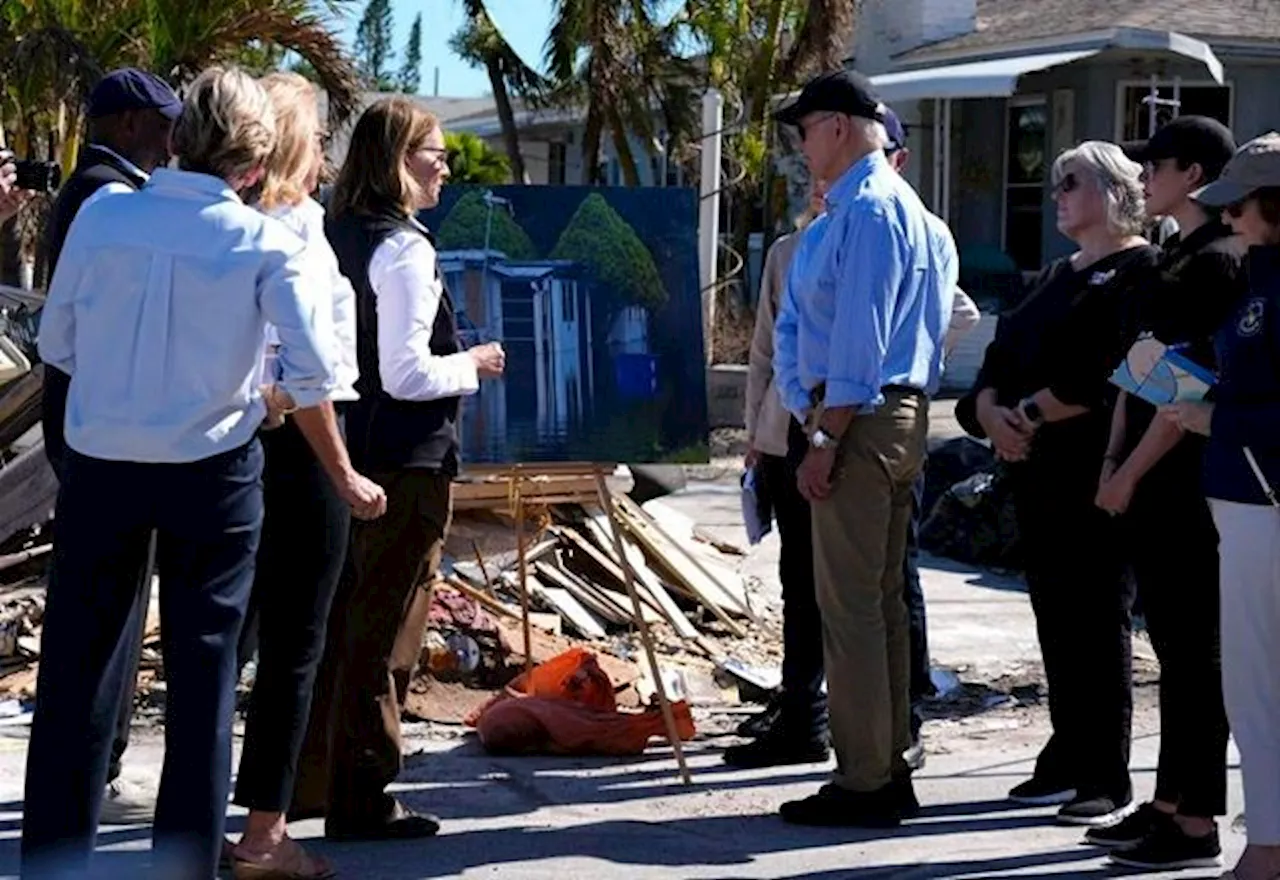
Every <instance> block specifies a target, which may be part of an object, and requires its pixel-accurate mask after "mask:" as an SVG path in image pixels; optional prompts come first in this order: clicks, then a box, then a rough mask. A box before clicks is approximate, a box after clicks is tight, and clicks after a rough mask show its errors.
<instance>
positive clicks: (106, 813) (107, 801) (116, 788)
mask: <svg viewBox="0 0 1280 880" xmlns="http://www.w3.org/2000/svg"><path fill="white" fill-rule="evenodd" d="M155 813H156V801H155V798H154V797H153V796H152V795H151V794H150V793H149V792H147V791H146V790H145V789H143V788H142V787H141V786H140V785H137V784H136V783H133V782H129V781H127V780H125V779H113V780H112V781H111V782H108V783H107V790H106V792H105V793H104V794H103V796H102V815H101V817H100V818H99V822H100V824H102V825H141V824H143V823H147V822H150V821H151V820H152V819H153V818H154V817H155Z"/></svg>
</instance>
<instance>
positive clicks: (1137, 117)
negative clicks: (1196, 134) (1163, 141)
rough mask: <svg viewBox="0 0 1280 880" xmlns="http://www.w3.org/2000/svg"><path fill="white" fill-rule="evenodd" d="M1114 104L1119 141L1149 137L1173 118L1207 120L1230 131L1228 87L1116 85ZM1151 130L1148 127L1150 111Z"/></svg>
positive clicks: (1145, 83) (1208, 85) (1145, 84)
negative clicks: (1191, 117)
mask: <svg viewBox="0 0 1280 880" xmlns="http://www.w3.org/2000/svg"><path fill="white" fill-rule="evenodd" d="M1119 88H1120V94H1119V97H1118V101H1117V112H1118V113H1119V116H1120V118H1119V120H1118V121H1117V124H1116V137H1117V140H1120V141H1130V140H1139V139H1142V138H1148V137H1151V133H1152V132H1153V131H1154V130H1155V129H1156V128H1159V127H1160V126H1162V125H1164V124H1165V123H1166V122H1168V121H1169V120H1170V119H1173V118H1174V117H1176V116H1191V115H1195V116H1209V117H1212V118H1214V119H1216V120H1218V121H1219V122H1221V123H1222V124H1223V125H1225V126H1227V127H1228V128H1230V127H1231V86H1229V85H1226V86H1220V85H1218V84H1216V83H1213V84H1205V83H1191V84H1185V83H1174V82H1158V83H1156V84H1155V88H1154V89H1153V88H1152V84H1151V83H1150V82H1139V81H1137V80H1133V81H1130V82H1123V83H1121V84H1120V87H1119ZM1153 107H1154V110H1155V113H1154V116H1155V128H1153V127H1152V124H1151V123H1152V116H1153V114H1152V109H1153Z"/></svg>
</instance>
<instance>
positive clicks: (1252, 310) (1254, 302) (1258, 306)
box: [1236, 298, 1267, 337]
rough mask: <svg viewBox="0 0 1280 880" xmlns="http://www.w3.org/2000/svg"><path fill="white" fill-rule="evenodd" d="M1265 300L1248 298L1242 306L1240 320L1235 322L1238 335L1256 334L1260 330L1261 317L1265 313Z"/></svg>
mask: <svg viewBox="0 0 1280 880" xmlns="http://www.w3.org/2000/svg"><path fill="white" fill-rule="evenodd" d="M1266 310H1267V301H1266V300H1265V299H1261V298H1255V299H1251V300H1249V302H1248V303H1247V304H1246V305H1245V307H1244V312H1243V314H1241V316H1240V320H1239V321H1238V322H1236V333H1238V334H1239V335H1240V336H1244V337H1249V336H1257V335H1258V332H1259V331H1261V330H1262V319H1263V316H1264V315H1265V314H1266Z"/></svg>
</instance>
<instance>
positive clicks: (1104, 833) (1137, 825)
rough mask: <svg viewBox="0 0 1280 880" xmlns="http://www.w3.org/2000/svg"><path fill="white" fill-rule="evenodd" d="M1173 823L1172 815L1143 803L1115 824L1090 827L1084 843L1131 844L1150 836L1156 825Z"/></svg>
mask: <svg viewBox="0 0 1280 880" xmlns="http://www.w3.org/2000/svg"><path fill="white" fill-rule="evenodd" d="M1172 823H1173V817H1172V816H1171V815H1169V814H1168V813H1162V812H1160V811H1159V810H1157V809H1156V808H1155V807H1153V806H1151V804H1143V805H1142V806H1140V807H1138V809H1136V810H1134V811H1133V815H1132V816H1130V817H1129V818H1127V819H1124V820H1123V821H1121V822H1117V823H1116V824H1115V825H1111V826H1109V827H1103V828H1090V829H1089V831H1088V832H1087V833H1086V834H1085V836H1084V841H1085V843H1089V844H1092V845H1093V846H1104V847H1107V848H1108V849H1114V848H1117V847H1122V846H1133V845H1135V844H1137V843H1140V842H1142V841H1143V840H1145V839H1146V838H1147V837H1148V836H1150V835H1151V834H1152V833H1153V832H1154V831H1155V830H1156V828H1157V827H1159V826H1161V825H1167V824H1172Z"/></svg>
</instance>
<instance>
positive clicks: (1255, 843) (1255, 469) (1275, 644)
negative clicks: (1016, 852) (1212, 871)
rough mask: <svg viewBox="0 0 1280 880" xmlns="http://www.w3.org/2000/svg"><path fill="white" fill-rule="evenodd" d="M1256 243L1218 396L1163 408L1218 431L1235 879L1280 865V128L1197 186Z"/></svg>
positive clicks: (1224, 354)
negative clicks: (1238, 830) (1237, 841)
mask: <svg viewBox="0 0 1280 880" xmlns="http://www.w3.org/2000/svg"><path fill="white" fill-rule="evenodd" d="M1192 198H1194V199H1195V200H1196V201H1197V202H1199V203H1200V204H1201V205H1204V206H1205V207H1206V208H1207V209H1210V210H1213V211H1218V210H1222V211H1225V213H1226V216H1227V222H1228V223H1229V224H1230V225H1231V228H1232V229H1234V230H1235V232H1236V234H1237V235H1239V236H1240V239H1241V242H1242V243H1243V244H1245V245H1246V246H1247V247H1248V253H1247V256H1246V257H1245V272H1246V275H1247V278H1248V285H1249V286H1248V291H1247V292H1246V293H1245V294H1244V296H1243V297H1241V299H1240V302H1239V305H1238V306H1237V308H1236V309H1235V311H1234V313H1233V314H1232V315H1231V316H1230V317H1229V318H1228V320H1227V321H1226V323H1224V324H1223V325H1222V328H1221V329H1220V330H1219V331H1218V336H1217V339H1216V348H1217V358H1218V379H1217V383H1216V385H1215V386H1214V388H1213V391H1212V395H1211V400H1212V402H1197V403H1192V402H1182V403H1176V404H1173V405H1171V406H1168V407H1165V408H1164V410H1163V412H1162V415H1163V417H1164V418H1166V419H1167V420H1169V421H1170V422H1172V423H1174V424H1176V425H1178V426H1179V427H1181V428H1182V429H1183V430H1184V431H1192V432H1195V433H1197V434H1204V435H1208V438H1209V440H1208V444H1207V446H1206V449H1205V463H1204V472H1203V485H1204V492H1205V495H1206V496H1208V498H1209V505H1210V507H1211V509H1212V511H1213V519H1214V523H1215V525H1216V526H1217V530H1218V536H1219V541H1220V543H1219V548H1218V552H1219V557H1220V566H1221V567H1220V584H1221V613H1222V687H1223V695H1224V696H1225V698H1226V706H1227V717H1228V718H1229V719H1230V721H1231V732H1232V734H1233V735H1234V736H1235V740H1236V746H1237V747H1238V748H1239V750H1240V770H1241V776H1242V777H1243V779H1244V800H1245V810H1246V811H1247V814H1248V817H1249V828H1248V836H1249V844H1248V846H1247V847H1246V848H1245V851H1244V853H1243V855H1241V857H1240V861H1239V862H1237V864H1236V866H1235V869H1234V870H1233V871H1232V872H1230V873H1229V874H1228V875H1227V876H1228V877H1234V878H1235V880H1275V878H1277V877H1280V639H1277V638H1276V633H1277V632H1280V499H1278V498H1277V496H1276V491H1275V489H1276V487H1277V486H1280V134H1277V133H1276V132H1270V133H1268V134H1265V135H1263V136H1261V137H1259V138H1256V139H1254V140H1252V141H1250V142H1249V143H1247V144H1245V145H1244V146H1243V147H1241V148H1240V149H1239V150H1238V151H1237V152H1236V154H1235V156H1234V157H1233V158H1232V159H1231V161H1230V162H1229V163H1227V167H1226V169H1225V170H1224V171H1223V172H1222V176H1221V177H1220V178H1218V180H1216V181H1215V182H1213V183H1211V184H1209V185H1208V186H1206V187H1204V188H1203V189H1200V190H1198V191H1196V192H1195V193H1194V194H1193V195H1192Z"/></svg>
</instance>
